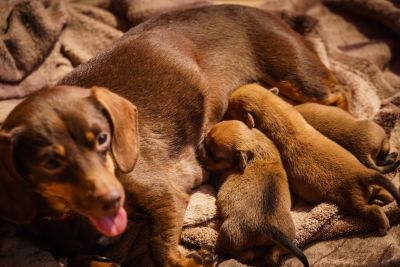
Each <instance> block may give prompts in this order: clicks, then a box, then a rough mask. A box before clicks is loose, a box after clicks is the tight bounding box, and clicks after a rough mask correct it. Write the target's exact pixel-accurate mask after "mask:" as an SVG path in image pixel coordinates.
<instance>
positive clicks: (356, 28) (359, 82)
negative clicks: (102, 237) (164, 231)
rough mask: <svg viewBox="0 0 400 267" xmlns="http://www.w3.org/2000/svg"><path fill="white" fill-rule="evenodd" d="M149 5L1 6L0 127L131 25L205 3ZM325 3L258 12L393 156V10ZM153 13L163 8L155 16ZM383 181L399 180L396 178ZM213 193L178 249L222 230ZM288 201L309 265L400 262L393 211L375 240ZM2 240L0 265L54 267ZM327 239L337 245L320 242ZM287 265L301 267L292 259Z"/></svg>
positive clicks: (196, 198) (346, 222)
mask: <svg viewBox="0 0 400 267" xmlns="http://www.w3.org/2000/svg"><path fill="white" fill-rule="evenodd" d="M146 2H151V1H124V0H118V1H107V0H71V1H56V0H52V1H31V2H29V1H5V2H3V1H0V23H1V25H0V26H1V27H0V31H1V33H0V66H1V67H0V100H4V101H1V102H0V122H1V121H3V120H4V118H5V116H6V115H7V114H8V112H9V110H11V109H12V107H14V106H15V104H17V103H18V102H19V101H20V98H21V97H24V96H26V95H28V94H29V93H31V92H33V91H36V90H38V89H40V88H42V87H43V86H48V85H51V84H52V83H54V82H55V81H56V80H58V79H59V78H60V77H62V76H63V75H65V74H66V73H68V72H69V71H71V70H72V69H73V68H74V67H76V66H77V65H79V64H81V63H83V62H85V61H86V60H88V59H89V58H91V57H92V56H94V55H95V54H97V53H99V52H100V51H101V50H103V49H105V48H107V47H108V46H109V45H110V44H111V43H112V42H113V41H115V40H116V39H117V38H118V37H119V36H121V35H122V33H123V31H124V30H126V29H127V28H128V27H129V26H131V25H132V23H136V22H138V21H141V20H143V19H146V18H147V17H149V16H152V15H155V14H158V13H160V12H163V11H166V10H172V9H177V8H186V7H188V5H189V4H190V3H192V4H193V5H202V4H204V3H205V2H204V1H190V0H188V1H162V0H159V1H157V2H159V3H161V2H163V5H154V4H152V3H150V4H149V5H147V6H146V5H143V3H146ZM323 2H324V3H325V4H321V2H320V1H317V0H308V1H306V0H286V1H281V0H268V1H266V3H265V5H263V8H265V9H269V10H272V11H274V12H276V13H277V14H278V15H279V16H281V17H282V18H283V19H284V20H286V21H287V22H288V23H289V25H291V26H292V27H293V29H295V30H297V31H298V32H299V33H301V34H303V35H304V36H306V37H307V39H308V40H309V42H310V43H311V44H312V45H313V47H314V49H315V50H316V51H317V53H318V54H319V56H320V58H321V59H322V60H323V62H324V63H325V64H326V65H327V66H328V67H329V68H330V69H331V70H332V71H333V72H334V73H335V74H336V76H337V77H338V78H339V79H340V80H342V81H343V82H345V83H346V84H347V85H348V86H349V87H350V88H351V90H352V91H353V94H354V99H353V104H354V105H353V112H354V114H355V115H356V116H358V117H359V118H372V119H375V120H376V121H377V122H378V123H379V124H381V125H382V126H384V128H385V129H386V131H387V133H388V134H389V133H390V134H391V139H390V141H391V145H392V149H393V150H400V119H399V118H400V77H399V74H400V60H399V58H400V56H399V54H396V52H397V53H398V51H400V50H399V47H398V46H400V42H399V35H398V33H399V32H400V25H399V20H400V16H397V15H396V14H398V13H399V9H398V8H396V7H395V6H394V4H392V3H391V2H390V1H385V0H370V1H357V0H353V1H351V0H335V1H334V0H330V1H328V0H325V1H323ZM18 3H20V4H18ZM135 3H138V4H137V5H136V6H135ZM140 3H141V4H140ZM178 4H182V5H181V6H179V5H178ZM328 4H329V6H328ZM141 5H142V6H141ZM157 6H159V7H160V8H161V9H160V10H155V9H154V7H157ZM111 10H114V11H115V12H117V13H118V14H120V17H118V16H116V15H114V14H113V13H112V12H111ZM355 13H357V14H358V15H357V16H355ZM393 14H394V15H393ZM360 15H361V16H360ZM238 19H240V18H238ZM380 23H382V24H380ZM389 177H390V178H393V179H394V181H395V182H396V183H397V182H398V177H395V175H394V174H392V175H390V176H389ZM215 194H216V191H215V189H214V188H212V187H211V186H209V185H204V186H202V187H200V188H199V189H198V190H197V191H196V192H195V193H194V194H193V195H192V197H191V200H190V203H189V207H188V210H187V212H186V219H185V223H184V225H185V227H184V231H183V233H182V241H183V244H185V245H189V246H190V247H206V248H213V247H214V246H215V242H216V239H217V236H218V232H217V230H218V227H219V225H220V221H219V219H218V218H217V216H216V215H217V214H216V207H215ZM294 202H295V204H294V207H293V211H292V215H293V218H294V221H295V224H296V229H297V238H296V243H297V244H299V245H304V246H305V247H307V248H306V250H305V251H306V254H307V256H308V257H309V259H310V262H311V263H313V264H315V266H327V265H329V266H343V265H346V266H349V265H350V266H351V265H353V266H360V265H362V266H379V265H382V266H387V265H390V264H393V263H399V262H400V248H399V244H398V240H399V237H400V227H398V226H396V224H397V223H398V221H399V219H400V214H399V210H398V209H397V208H396V207H395V206H394V203H392V204H390V205H388V206H387V207H385V210H386V212H387V214H388V216H389V218H390V220H391V224H392V225H395V226H394V227H393V228H392V229H391V230H390V231H389V233H388V235H387V236H386V237H382V238H381V237H376V233H375V228H374V226H373V225H371V224H370V223H368V222H365V221H363V220H360V219H358V218H355V217H352V216H348V215H346V214H344V213H342V212H340V211H339V209H338V208H337V207H336V206H335V205H332V204H329V203H323V204H320V205H317V206H315V207H313V206H309V205H307V204H305V203H302V202H301V201H299V200H295V201H294ZM348 235H356V236H355V237H346V236H348ZM343 237H345V238H343ZM7 238H8V237H7ZM7 238H3V239H1V240H0V254H1V256H8V257H0V265H1V266H3V263H4V264H6V265H4V266H13V264H14V266H21V262H19V263H18V259H24V261H23V264H22V265H30V264H29V263H33V262H35V261H39V260H40V261H41V260H46V259H47V263H48V266H54V265H56V263H55V261H54V259H52V258H51V256H50V255H49V254H47V253H45V252H40V250H39V249H37V248H35V246H34V245H33V243H32V242H31V241H29V240H25V239H23V238H22V239H21V238H18V239H15V240H14V241H9V239H7ZM337 238H339V239H337ZM332 239H336V240H334V241H323V242H321V241H322V240H332ZM10 242H11V243H10ZM4 244H9V246H8V245H7V246H8V247H7V246H4ZM16 252H18V253H16ZM35 257H37V258H35ZM231 264H233V263H232V261H230V262H226V263H225V264H224V266H233V265H231ZM284 264H285V265H287V266H297V265H298V264H299V263H298V261H297V260H296V259H289V260H286V261H285V262H284ZM40 266H47V265H45V264H44V263H43V264H41V265H40Z"/></svg>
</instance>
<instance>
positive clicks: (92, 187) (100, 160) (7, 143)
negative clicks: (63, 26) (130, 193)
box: [0, 86, 138, 236]
mask: <svg viewBox="0 0 400 267" xmlns="http://www.w3.org/2000/svg"><path fill="white" fill-rule="evenodd" d="M137 124H138V121H137V110H136V107H135V106H134V105H132V104H131V103H130V102H129V101H127V100H126V99H124V98H122V97H120V96H118V95H116V94H114V93H112V92H110V91H109V90H107V89H105V88H99V87H94V88H92V89H91V90H89V89H84V88H79V87H70V86H58V87H55V88H51V89H45V90H42V91H40V92H38V93H36V94H34V95H32V96H31V97H29V98H27V99H26V100H25V101H23V102H22V103H21V104H20V105H18V106H17V107H16V108H15V109H14V110H13V111H12V112H11V113H10V115H9V116H8V117H7V119H6V121H5V122H4V125H3V127H2V129H1V131H0V150H1V151H0V157H1V159H0V218H2V219H5V220H8V221H11V222H14V223H19V224H24V223H29V222H31V221H32V220H33V218H34V217H35V216H36V203H35V195H36V194H38V195H40V196H41V197H43V198H44V199H45V200H46V201H47V202H48V203H49V204H50V206H51V207H52V208H53V209H54V210H55V211H57V212H59V213H61V214H62V213H65V212H69V211H73V212H77V213H79V214H82V215H84V216H86V217H87V218H89V219H90V221H91V222H92V223H93V225H94V226H95V227H96V229H97V230H99V231H100V232H101V233H103V234H105V235H108V236H114V235H117V234H119V233H121V232H122V231H123V230H124V229H125V227H126V223H127V218H126V212H125V210H124V208H123V204H124V197H125V194H124V190H123V188H122V185H121V183H120V182H119V181H118V179H117V178H116V176H115V171H116V169H118V170H119V171H120V172H123V173H127V172H130V171H132V170H133V168H134V166H135V163H136V160H137V158H138V129H137V127H138V125H137Z"/></svg>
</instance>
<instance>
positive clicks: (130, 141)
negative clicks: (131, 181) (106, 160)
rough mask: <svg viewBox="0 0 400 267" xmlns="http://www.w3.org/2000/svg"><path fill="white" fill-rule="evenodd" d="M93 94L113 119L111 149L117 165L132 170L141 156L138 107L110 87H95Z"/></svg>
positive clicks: (124, 170)
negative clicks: (109, 88) (113, 91)
mask: <svg viewBox="0 0 400 267" xmlns="http://www.w3.org/2000/svg"><path fill="white" fill-rule="evenodd" d="M92 94H93V95H94V97H95V98H96V100H97V101H98V102H99V103H100V105H101V106H102V107H103V108H104V109H105V111H106V113H107V115H108V117H109V119H110V121H111V126H112V129H113V137H112V141H111V151H112V155H113V157H114V160H115V162H116V164H117V167H118V169H119V170H120V171H121V172H123V173H128V172H131V171H132V170H133V168H134V167H135V164H136V161H137V159H138V156H139V131H138V115H137V109H136V107H135V106H134V105H133V104H132V103H131V102H129V101H128V100H126V99H125V98H123V97H121V96H119V95H117V94H114V93H112V92H111V91H109V90H108V89H105V88H101V87H93V88H92Z"/></svg>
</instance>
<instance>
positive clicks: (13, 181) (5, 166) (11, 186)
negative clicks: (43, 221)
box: [0, 131, 36, 224]
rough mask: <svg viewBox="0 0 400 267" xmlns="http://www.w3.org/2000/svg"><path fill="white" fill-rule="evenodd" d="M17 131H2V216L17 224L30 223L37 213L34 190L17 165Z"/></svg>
mask: <svg viewBox="0 0 400 267" xmlns="http://www.w3.org/2000/svg"><path fill="white" fill-rule="evenodd" d="M15 132H17V131H11V132H10V133H4V132H1V131H0V218H1V219H3V220H6V221H10V222H13V223H17V224H28V223H30V222H32V220H33V219H34V217H35V215H36V204H35V199H34V193H33V190H32V189H31V188H30V186H29V184H28V182H27V181H26V180H24V179H23V178H22V177H21V176H20V174H19V173H18V171H17V170H16V167H15V162H14V155H13V154H14V153H13V150H14V142H15V141H14V139H15V135H17V134H16V133H15Z"/></svg>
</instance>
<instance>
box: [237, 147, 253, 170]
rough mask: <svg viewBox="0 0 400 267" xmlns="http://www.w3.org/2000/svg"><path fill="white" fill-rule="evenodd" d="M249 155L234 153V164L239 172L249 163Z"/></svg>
mask: <svg viewBox="0 0 400 267" xmlns="http://www.w3.org/2000/svg"><path fill="white" fill-rule="evenodd" d="M249 160H250V159H249V154H248V153H246V152H244V151H237V152H236V162H237V166H238V168H239V170H241V171H243V170H244V169H246V166H247V163H248V162H249Z"/></svg>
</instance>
